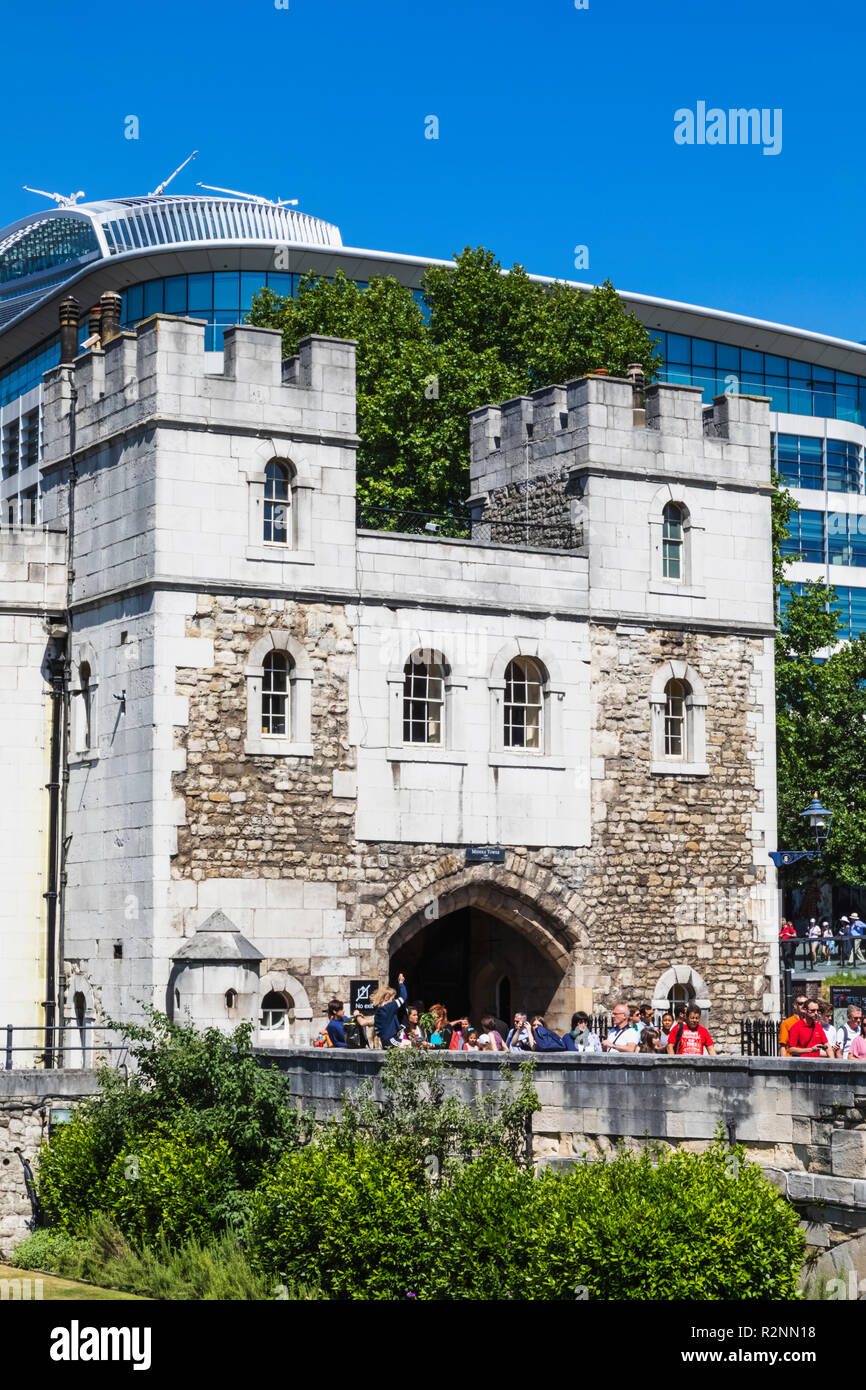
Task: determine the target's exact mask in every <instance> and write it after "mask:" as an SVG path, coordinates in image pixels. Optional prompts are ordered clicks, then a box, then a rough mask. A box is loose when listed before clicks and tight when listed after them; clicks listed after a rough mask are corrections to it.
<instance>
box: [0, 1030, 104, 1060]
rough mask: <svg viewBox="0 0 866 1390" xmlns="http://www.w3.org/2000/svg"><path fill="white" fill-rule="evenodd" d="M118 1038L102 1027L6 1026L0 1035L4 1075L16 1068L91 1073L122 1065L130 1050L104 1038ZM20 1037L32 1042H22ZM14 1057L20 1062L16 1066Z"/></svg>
mask: <svg viewBox="0 0 866 1390" xmlns="http://www.w3.org/2000/svg"><path fill="white" fill-rule="evenodd" d="M108 1034H113V1035H115V1037H116V1038H121V1037H122V1035H121V1034H120V1033H118V1030H117V1029H116V1028H107V1027H106V1026H105V1025H104V1024H101V1023H85V1024H77V1023H59V1024H57V1025H55V1026H54V1027H49V1026H47V1025H46V1024H39V1025H36V1026H34V1027H27V1026H26V1025H22V1024H18V1023H7V1024H6V1025H5V1026H4V1027H3V1032H2V1035H0V1046H2V1049H3V1052H2V1056H3V1061H2V1069H3V1070H4V1071H13V1070H14V1069H15V1067H16V1065H17V1066H18V1067H19V1068H22V1069H27V1070H32V1069H33V1068H37V1069H38V1068H45V1069H51V1068H60V1067H66V1068H73V1069H76V1070H78V1069H80V1070H84V1071H90V1070H92V1069H93V1068H95V1067H101V1066H105V1065H111V1066H114V1067H117V1068H120V1067H122V1066H124V1065H125V1062H126V1056H127V1053H128V1051H129V1046H128V1044H127V1043H125V1042H123V1041H107V1035H108ZM22 1037H30V1038H34V1037H35V1041H30V1042H27V1041H21V1040H20V1039H22ZM16 1057H20V1058H22V1060H21V1061H18V1062H16Z"/></svg>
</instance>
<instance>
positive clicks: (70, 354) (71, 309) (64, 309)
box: [60, 295, 81, 366]
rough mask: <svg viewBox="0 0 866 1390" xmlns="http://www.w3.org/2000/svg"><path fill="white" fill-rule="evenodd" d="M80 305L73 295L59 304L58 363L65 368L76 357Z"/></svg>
mask: <svg viewBox="0 0 866 1390" xmlns="http://www.w3.org/2000/svg"><path fill="white" fill-rule="evenodd" d="M80 317H81V305H80V304H79V302H78V300H77V299H76V298H75V297H74V295H69V297H68V298H67V299H63V300H61V303H60V362H61V365H63V366H66V365H68V364H69V363H70V362H74V361H75V359H76V357H77V356H78V320H79V318H80Z"/></svg>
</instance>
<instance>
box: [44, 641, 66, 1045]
mask: <svg viewBox="0 0 866 1390" xmlns="http://www.w3.org/2000/svg"><path fill="white" fill-rule="evenodd" d="M48 671H49V674H50V676H51V772H50V780H49V782H48V891H47V892H46V893H45V894H44V897H45V901H46V904H47V907H48V923H47V932H48V951H47V959H46V967H45V1065H46V1067H53V1066H54V1049H55V1038H54V1027H55V1024H56V1022H57V898H58V874H59V865H58V858H59V844H60V788H61V780H60V779H61V761H62V757H63V754H62V743H63V734H64V729H65V724H66V721H65V719H64V712H65V709H66V656H65V654H63V655H61V656H53V657H51V658H50V659H49V662H48Z"/></svg>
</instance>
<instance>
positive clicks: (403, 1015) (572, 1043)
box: [316, 975, 716, 1057]
mask: <svg viewBox="0 0 866 1390" xmlns="http://www.w3.org/2000/svg"><path fill="white" fill-rule="evenodd" d="M371 1003H372V1006H373V1012H372V1014H370V1015H366V1016H365V1015H363V1014H361V1012H360V1011H358V1010H356V1011H355V1012H354V1013H353V1015H352V1017H351V1018H350V1019H349V1018H347V1017H346V1008H345V1004H344V1003H343V1001H342V1000H341V999H332V1000H331V1002H330V1003H329V1005H328V1022H327V1026H326V1027H325V1029H324V1030H323V1032H321V1033H320V1034H319V1035H318V1037H317V1038H316V1046H318V1047H366V1046H367V1045H368V1043H367V1036H366V1030H367V1029H368V1028H372V1030H373V1037H374V1046H378V1047H382V1048H390V1047H400V1048H413V1047H419V1048H436V1049H443V1050H446V1051H449V1052H597V1053H600V1054H602V1055H604V1054H605V1053H608V1054H609V1053H614V1052H642V1053H668V1054H670V1055H671V1056H698V1057H699V1056H701V1055H702V1054H704V1053H708V1054H710V1055H715V1050H716V1049H715V1044H714V1043H713V1039H712V1038H711V1036H710V1034H709V1033H708V1031H707V1029H706V1028H705V1027H704V1026H703V1024H702V1023H701V1011H700V1009H699V1008H697V1007H696V1006H691V1007H687V1006H686V1005H685V1004H680V1005H677V1007H676V1008H675V1009H674V1010H673V1011H672V1012H668V1013H663V1014H662V1016H661V1019H660V1021H659V1022H658V1023H656V1011H655V1010H654V1009H653V1006H652V1005H651V1004H641V1005H630V1004H625V1003H622V1004H617V1005H615V1007H614V1009H613V1012H612V1015H611V1023H610V1027H609V1028H607V1029H604V1030H601V1031H603V1032H604V1036H603V1037H602V1036H599V1033H597V1032H595V1031H594V1030H593V1027H592V1020H591V1019H590V1017H589V1015H588V1014H586V1013H584V1012H580V1011H579V1012H578V1013H575V1014H573V1015H572V1019H571V1027H570V1028H569V1029H568V1030H567V1031H566V1032H564V1033H562V1034H560V1033H557V1032H556V1031H555V1030H554V1029H552V1028H549V1027H548V1026H547V1024H546V1023H545V1021H544V1018H543V1016H542V1015H541V1014H529V1013H525V1012H522V1011H518V1012H516V1013H515V1014H514V1017H513V1021H512V1022H511V1024H510V1025H509V1024H508V1023H506V1022H505V1021H504V1020H502V1019H498V1018H495V1017H494V1016H493V1015H487V1016H485V1017H484V1018H482V1019H481V1020H480V1026H476V1025H475V1024H473V1023H472V1022H470V1020H469V1019H468V1018H466V1017H461V1018H449V1017H448V1010H447V1009H446V1008H445V1006H444V1005H443V1004H431V1005H430V1007H429V1009H427V1010H425V1009H424V1005H423V1004H422V1003H421V1002H420V1001H419V1002H417V1003H409V996H408V992H407V989H406V981H405V979H404V977H403V976H402V975H400V976H399V978H398V980H397V988H396V989H394V988H392V987H391V986H390V985H386V986H384V987H383V988H381V989H379V990H378V991H377V992H376V993H375V994H374V995H373V997H372V1000H371Z"/></svg>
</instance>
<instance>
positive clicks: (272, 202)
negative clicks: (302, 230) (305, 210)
mask: <svg viewBox="0 0 866 1390" xmlns="http://www.w3.org/2000/svg"><path fill="white" fill-rule="evenodd" d="M196 188H206V189H207V190H208V192H209V193H231V194H232V196H233V197H235V198H248V199H249V201H250V202H251V203H266V204H267V205H268V206H269V207H272V208H296V207H297V206H298V200H297V198H262V197H261V196H260V195H259V194H258V193H241V192H240V191H239V190H238V189H237V188H217V187H216V186H215V185H214V184H212V183H198V184H196Z"/></svg>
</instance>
